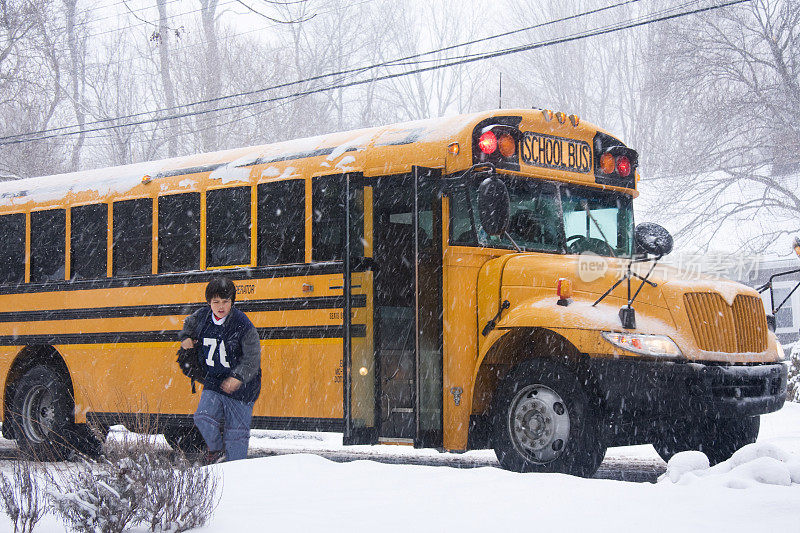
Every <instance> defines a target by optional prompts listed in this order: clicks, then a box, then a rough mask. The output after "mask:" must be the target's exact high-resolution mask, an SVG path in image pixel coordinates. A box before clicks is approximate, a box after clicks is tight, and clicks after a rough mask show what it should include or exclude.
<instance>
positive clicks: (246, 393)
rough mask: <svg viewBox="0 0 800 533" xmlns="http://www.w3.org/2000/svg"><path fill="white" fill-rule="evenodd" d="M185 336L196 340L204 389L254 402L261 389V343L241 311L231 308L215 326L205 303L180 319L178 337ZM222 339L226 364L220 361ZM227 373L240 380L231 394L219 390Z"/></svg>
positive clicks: (250, 323)
mask: <svg viewBox="0 0 800 533" xmlns="http://www.w3.org/2000/svg"><path fill="white" fill-rule="evenodd" d="M187 338H191V339H194V340H196V341H197V353H198V358H199V359H200V365H201V366H202V367H203V368H205V369H206V375H205V378H203V387H204V388H206V389H208V390H213V391H214V392H217V393H219V394H224V395H226V396H230V397H231V398H233V399H235V400H239V401H241V402H245V403H253V402H255V401H256V398H258V394H259V392H261V345H260V343H259V338H258V332H256V328H255V327H254V326H253V324H252V322H250V319H248V318H247V316H246V315H245V314H244V313H242V312H241V311H239V310H238V309H236V307H232V308H231V312H230V314H228V316H227V318H226V319H225V322H224V323H223V324H222V325H221V326H218V325H216V324H214V322H213V321H212V320H211V307H210V306H205V307H203V308H202V309H199V310H198V311H195V312H194V313H193V314H191V315H189V316H188V317H186V320H184V322H183V330H182V331H181V334H180V339H179V340H181V341H183V339H187ZM205 339H208V340H205ZM223 342H224V344H225V359H226V362H227V363H228V367H226V366H224V365H223V364H222V361H221V360H220V352H221V350H220V344H221V343H223ZM212 349H213V350H214V352H213V353H212V354H211V361H212V365H208V364H207V361H208V358H209V352H210V351H211V350H212ZM230 376H233V377H235V378H237V379H240V380H241V381H242V382H243V383H242V386H241V387H239V389H238V390H237V391H235V392H234V393H233V394H227V393H225V392H222V390H221V389H220V385H221V384H222V382H223V381H224V380H225V378H227V377H230Z"/></svg>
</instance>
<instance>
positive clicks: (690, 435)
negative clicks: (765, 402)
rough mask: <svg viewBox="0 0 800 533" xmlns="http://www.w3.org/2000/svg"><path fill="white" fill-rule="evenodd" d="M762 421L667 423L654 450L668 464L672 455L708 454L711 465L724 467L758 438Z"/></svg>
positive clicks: (742, 419)
mask: <svg viewBox="0 0 800 533" xmlns="http://www.w3.org/2000/svg"><path fill="white" fill-rule="evenodd" d="M760 428H761V419H760V417H758V416H743V417H741V418H719V419H713V420H707V421H702V420H694V421H690V420H680V421H673V422H671V423H669V424H667V423H664V424H663V426H662V428H661V431H660V434H659V435H658V438H656V439H654V440H655V441H654V442H653V447H654V448H655V449H656V451H657V452H658V455H660V456H661V458H662V459H664V461H665V462H669V460H670V459H671V458H672V456H673V455H675V454H676V453H678V452H683V451H687V450H699V451H701V452H703V453H704V454H706V456H707V457H708V462H709V464H711V465H715V464H717V463H721V462H722V461H725V460H727V459H729V458H730V456H731V455H733V453H734V452H735V451H736V450H738V449H739V448H741V447H742V446H745V445H747V444H752V443H754V442H755V441H756V438H757V437H758V431H759V429H760Z"/></svg>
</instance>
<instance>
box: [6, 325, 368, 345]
mask: <svg viewBox="0 0 800 533" xmlns="http://www.w3.org/2000/svg"><path fill="white" fill-rule="evenodd" d="M256 330H257V331H258V336H259V337H260V338H261V339H262V340H278V339H337V338H338V339H341V338H342V336H343V334H344V328H343V327H342V326H293V327H277V328H256ZM351 331H352V337H355V338H359V337H366V335H367V327H366V326H365V325H363V324H356V325H353V326H351ZM179 333H180V331H179V330H164V331H130V332H128V331H125V332H119V333H63V334H61V333H59V334H55V335H52V334H44V335H0V346H27V345H32V344H52V345H61V344H122V343H137V342H174V343H175V344H176V346H177V343H178V340H177V339H178V334H179Z"/></svg>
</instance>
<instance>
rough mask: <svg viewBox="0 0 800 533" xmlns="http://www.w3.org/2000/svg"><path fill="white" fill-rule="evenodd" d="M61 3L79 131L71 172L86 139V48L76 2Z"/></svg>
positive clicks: (79, 160) (75, 167)
mask: <svg viewBox="0 0 800 533" xmlns="http://www.w3.org/2000/svg"><path fill="white" fill-rule="evenodd" d="M63 2H64V10H65V19H66V20H65V22H66V32H67V46H68V50H69V81H70V85H71V88H72V92H71V97H72V108H73V110H74V112H75V119H76V120H77V121H78V128H79V131H80V133H79V134H78V138H77V140H76V141H75V144H74V145H73V147H72V157H71V167H72V170H78V169H79V168H80V165H81V150H82V148H83V143H84V141H85V139H86V133H85V132H84V131H83V130H84V126H85V123H86V110H85V101H84V84H85V81H86V80H85V74H86V64H85V50H86V48H85V42H84V39H83V38H82V37H81V36H80V35H79V25H78V20H77V5H78V0H63Z"/></svg>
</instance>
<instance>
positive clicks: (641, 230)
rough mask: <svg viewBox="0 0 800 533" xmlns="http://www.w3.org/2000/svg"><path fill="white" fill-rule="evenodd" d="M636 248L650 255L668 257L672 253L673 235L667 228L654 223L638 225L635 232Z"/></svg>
mask: <svg viewBox="0 0 800 533" xmlns="http://www.w3.org/2000/svg"><path fill="white" fill-rule="evenodd" d="M633 235H634V239H635V241H636V247H637V249H638V250H642V251H643V252H646V253H648V254H650V255H657V256H659V257H660V256H662V255H667V254H668V253H670V252H671V251H672V235H670V234H669V231H667V229H666V228H664V227H663V226H660V225H658V224H654V223H652V222H643V223H641V224H637V226H636V229H634V230H633Z"/></svg>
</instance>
